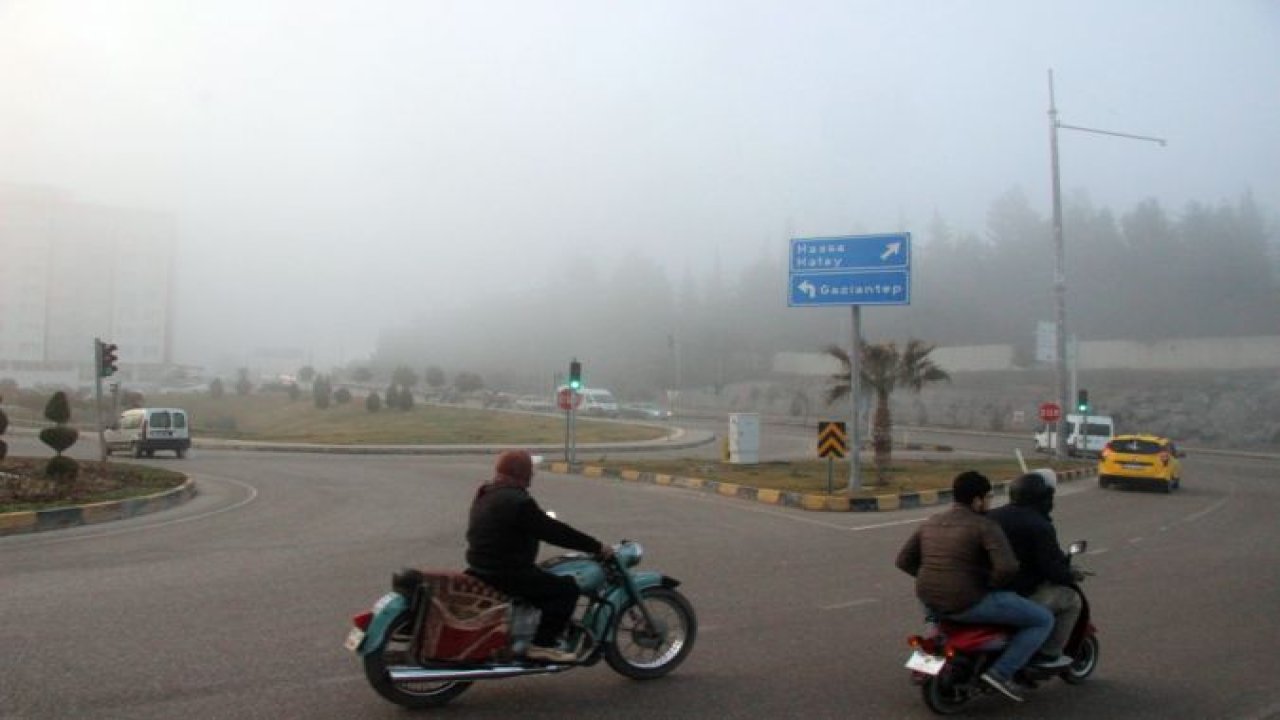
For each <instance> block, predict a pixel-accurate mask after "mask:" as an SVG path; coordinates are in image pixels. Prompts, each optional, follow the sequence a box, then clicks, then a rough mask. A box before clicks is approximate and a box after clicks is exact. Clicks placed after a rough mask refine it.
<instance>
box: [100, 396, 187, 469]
mask: <svg viewBox="0 0 1280 720" xmlns="http://www.w3.org/2000/svg"><path fill="white" fill-rule="evenodd" d="M102 438H103V441H104V443H105V449H106V454H107V455H110V454H111V453H113V452H115V451H122V452H127V453H129V454H130V455H132V456H134V457H136V458H140V457H144V456H145V457H153V456H154V455H155V454H156V451H157V450H172V451H173V452H174V454H175V455H177V456H178V457H179V458H184V457H186V456H187V450H190V449H191V423H190V422H189V421H188V419H187V411H186V410H182V409H179V408H132V409H130V410H125V411H124V412H122V413H120V417H118V418H116V421H115V422H113V423H111V427H108V428H106V429H104V430H103V432H102Z"/></svg>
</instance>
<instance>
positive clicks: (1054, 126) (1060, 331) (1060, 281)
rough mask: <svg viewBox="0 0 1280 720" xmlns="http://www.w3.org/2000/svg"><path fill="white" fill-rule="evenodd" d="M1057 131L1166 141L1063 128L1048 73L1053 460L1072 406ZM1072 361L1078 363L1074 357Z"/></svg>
mask: <svg viewBox="0 0 1280 720" xmlns="http://www.w3.org/2000/svg"><path fill="white" fill-rule="evenodd" d="M1059 128H1061V129H1064V130H1078V131H1080V132H1088V133H1095V134H1098V135H1110V136H1112V137H1120V138H1128V139H1130V140H1147V141H1150V142H1154V143H1157V144H1159V145H1160V147H1164V146H1165V145H1166V144H1167V142H1166V141H1165V140H1164V139H1163V138H1157V137H1149V136H1147V135H1132V134H1130V133H1121V132H1114V131H1111V130H1098V129H1096V128H1087V127H1079V126H1077V125H1064V124H1063V123H1062V122H1060V121H1059V120H1058V106H1057V104H1056V103H1055V101H1054V96H1053V69H1052V68H1051V69H1050V70H1049V160H1050V164H1051V166H1052V169H1053V260H1054V269H1053V302H1054V308H1053V309H1054V319H1055V321H1056V322H1055V324H1056V325H1057V332H1056V333H1055V335H1056V343H1055V345H1056V347H1055V352H1054V371H1055V373H1056V375H1057V381H1058V407H1060V408H1062V419H1061V420H1059V421H1058V429H1057V431H1056V433H1055V436H1056V438H1055V439H1056V443H1055V446H1054V448H1053V455H1054V457H1057V458H1063V457H1066V455H1067V421H1066V420H1067V418H1066V416H1067V413H1068V410H1067V408H1070V407H1072V405H1071V396H1070V395H1069V394H1068V389H1067V259H1066V251H1065V249H1064V244H1063V242H1062V181H1061V179H1060V175H1059V171H1058V129H1059ZM1076 362H1077V363H1079V357H1078V356H1077V358H1076ZM1080 432H1081V435H1084V434H1085V433H1086V432H1087V428H1084V427H1082V428H1080Z"/></svg>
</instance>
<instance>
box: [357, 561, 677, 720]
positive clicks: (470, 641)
mask: <svg viewBox="0 0 1280 720" xmlns="http://www.w3.org/2000/svg"><path fill="white" fill-rule="evenodd" d="M643 557H644V550H643V548H641V546H640V544H639V543H637V542H633V541H630V540H624V541H622V542H620V543H618V544H617V545H615V546H614V553H613V556H612V557H610V558H609V559H607V560H602V559H600V558H596V557H593V556H589V555H583V554H579V553H571V554H567V555H561V556H558V557H554V558H551V559H549V560H546V561H544V562H543V563H541V566H542V567H543V568H544V569H546V570H547V571H548V572H551V573H554V574H556V575H564V576H567V577H572V578H573V579H574V581H575V582H577V584H578V589H579V592H580V593H581V597H580V598H579V602H578V607H577V609H576V610H575V611H574V615H573V618H572V620H571V621H570V623H569V627H568V629H567V630H566V631H565V637H564V638H563V639H562V642H561V646H562V647H564V648H568V649H571V650H572V651H573V652H574V654H575V655H576V659H575V660H574V661H573V662H565V663H547V662H541V661H537V660H532V659H527V658H525V657H524V653H525V650H526V649H527V648H528V647H529V645H530V644H531V643H532V641H533V635H534V631H535V630H536V629H537V627H538V619H539V611H538V609H537V608H535V607H532V606H530V605H527V604H525V603H523V602H521V601H520V599H519V598H512V597H510V596H506V595H503V594H502V593H499V592H498V591H497V590H494V589H493V588H492V587H489V586H488V585H486V584H485V583H483V582H481V581H480V580H479V579H478V578H475V577H473V576H471V575H467V574H466V573H462V572H456V571H429V570H417V569H405V570H402V571H400V572H398V573H395V574H393V576H392V582H391V588H392V589H391V592H389V593H387V594H385V595H383V596H382V597H381V598H380V599H379V600H378V601H377V602H376V603H374V605H373V607H372V608H371V609H370V610H368V611H366V612H362V613H360V614H359V615H356V616H355V617H354V618H352V622H353V627H352V628H351V629H350V631H349V632H348V634H347V641H346V647H347V649H348V650H351V651H353V652H355V653H356V654H357V655H358V656H359V657H360V658H361V660H362V661H363V663H364V671H365V677H366V678H367V679H368V681H369V684H370V685H371V686H372V687H373V689H374V690H375V691H376V692H377V693H378V694H379V695H381V696H382V697H383V698H385V699H387V700H390V701H391V702H393V703H395V704H397V705H401V706H403V707H407V708H414V709H420V708H430V707H438V706H441V705H444V704H446V703H448V702H449V701H451V700H453V699H454V698H456V697H458V696H459V695H461V694H462V693H464V692H466V690H467V689H468V688H470V687H471V685H472V684H473V683H474V682H476V681H478V680H498V679H502V678H511V677H521V676H526V675H550V674H555V673H560V672H564V671H566V670H571V669H573V668H576V667H583V666H590V665H594V664H596V663H597V662H599V661H600V660H601V659H602V658H603V659H604V661H605V662H606V663H608V665H609V667H611V668H613V670H615V671H616V672H618V673H620V674H622V675H624V676H626V677H629V678H633V679H636V680H651V679H654V678H659V677H662V676H664V675H666V674H667V673H669V672H671V671H672V670H674V669H675V668H676V667H678V666H679V665H680V663H682V662H684V660H685V658H687V657H688V656H689V653H690V651H692V650H693V643H694V640H695V638H696V637H697V634H698V621H697V618H696V616H695V615H694V612H693V606H692V605H691V604H690V603H689V601H688V600H687V599H686V598H685V597H684V596H683V595H682V594H680V592H679V591H678V590H676V587H677V586H678V585H679V584H680V582H679V581H678V580H675V579H673V578H670V577H668V576H666V575H663V574H661V573H658V572H653V571H647V570H636V569H635V568H636V566H637V565H639V564H640V560H641V559H642V558H643Z"/></svg>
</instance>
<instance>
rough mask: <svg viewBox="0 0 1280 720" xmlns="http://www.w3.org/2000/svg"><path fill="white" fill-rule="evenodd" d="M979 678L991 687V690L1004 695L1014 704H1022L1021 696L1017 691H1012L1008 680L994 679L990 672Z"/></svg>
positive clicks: (1012, 687) (1011, 685)
mask: <svg viewBox="0 0 1280 720" xmlns="http://www.w3.org/2000/svg"><path fill="white" fill-rule="evenodd" d="M980 678H981V680H982V682H984V683H986V684H987V685H989V686H991V688H992V689H994V690H996V691H997V692H999V693H1000V694H1001V695H1004V696H1005V697H1007V698H1009V699H1010V700H1012V701H1014V702H1022V696H1021V695H1019V694H1018V691H1017V690H1015V689H1014V686H1013V683H1012V682H1010V681H1009V680H1005V679H1004V678H999V677H996V676H995V675H993V674H991V673H990V672H984V673H982V675H981V676H980Z"/></svg>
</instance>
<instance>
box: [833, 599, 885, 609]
mask: <svg viewBox="0 0 1280 720" xmlns="http://www.w3.org/2000/svg"><path fill="white" fill-rule="evenodd" d="M878 602H880V598H858V599H857V600H850V601H849V602H842V603H836V604H834V605H823V606H822V607H820V608H819V609H820V610H844V609H846V608H851V607H858V606H859V605H873V604H875V603H878Z"/></svg>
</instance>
